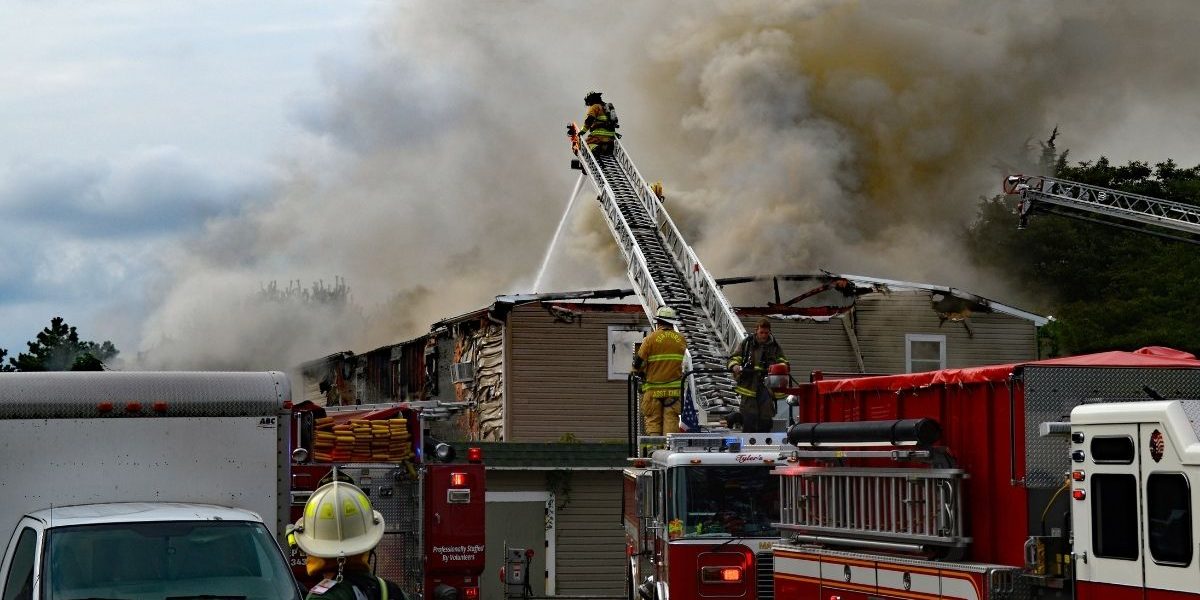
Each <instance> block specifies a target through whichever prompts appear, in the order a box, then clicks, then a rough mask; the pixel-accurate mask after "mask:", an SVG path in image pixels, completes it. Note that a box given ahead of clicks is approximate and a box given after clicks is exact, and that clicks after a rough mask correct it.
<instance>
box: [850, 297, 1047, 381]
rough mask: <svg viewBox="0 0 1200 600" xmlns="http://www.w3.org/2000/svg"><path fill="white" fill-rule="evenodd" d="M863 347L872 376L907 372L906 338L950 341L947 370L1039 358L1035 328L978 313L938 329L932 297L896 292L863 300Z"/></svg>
mask: <svg viewBox="0 0 1200 600" xmlns="http://www.w3.org/2000/svg"><path fill="white" fill-rule="evenodd" d="M855 310H856V319H857V325H858V341H859V347H860V348H862V351H863V360H864V362H865V363H866V368H867V371H868V372H872V373H903V372H904V371H905V364H904V351H905V341H904V336H905V334H910V333H915V334H927V335H944V336H946V367H947V368H958V367H972V366H979V365H994V364H1004V363H1011V362H1020V361H1027V360H1033V359H1036V358H1037V330H1036V328H1035V327H1034V326H1033V323H1031V322H1029V321H1027V320H1025V319H1021V318H1018V317H1012V316H1009V315H1004V314H999V313H975V314H972V315H970V317H969V318H968V319H967V323H968V324H969V326H970V328H971V331H972V332H973V334H974V335H973V336H971V335H968V333H967V329H966V328H965V327H964V326H963V324H962V323H953V322H950V321H946V322H945V323H942V324H940V325H939V323H938V314H937V313H936V312H934V311H933V309H932V308H931V306H930V294H929V292H893V293H891V294H888V295H871V296H866V297H863V298H859V299H858V304H857V306H856V308H855Z"/></svg>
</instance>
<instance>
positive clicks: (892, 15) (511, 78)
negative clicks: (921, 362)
mask: <svg viewBox="0 0 1200 600" xmlns="http://www.w3.org/2000/svg"><path fill="white" fill-rule="evenodd" d="M602 14H603V18H602V19H600V20H598V19H597V12H596V9H595V6H594V5H586V4H566V3H557V2H532V3H531V2H489V3H485V4H480V3H474V2H444V1H439V2H406V3H403V5H402V6H400V7H398V8H396V9H395V12H394V13H393V14H390V15H386V18H384V19H382V20H381V22H380V24H379V27H378V29H377V31H376V32H375V35H374V36H373V37H372V39H371V40H369V43H370V44H371V52H370V53H369V56H370V57H371V58H370V60H369V61H367V62H366V63H365V64H326V65H323V66H322V69H323V72H324V75H325V80H326V82H327V88H326V95H325V96H324V97H320V98H310V99H306V100H305V101H303V102H302V103H300V104H299V105H298V106H297V107H296V109H295V114H294V118H295V120H296V121H297V122H298V123H301V124H303V126H304V127H305V129H306V132H307V135H306V136H305V138H304V139H303V140H301V141H299V142H297V143H296V144H294V145H293V146H292V147H290V148H288V149H286V151H284V152H283V157H282V158H281V163H282V170H283V172H284V173H286V175H285V176H284V177H282V181H283V183H281V184H279V186H278V188H277V191H276V192H275V194H274V196H273V197H272V198H271V199H270V200H269V201H266V202H258V203H255V204H253V205H252V207H250V208H247V209H246V210H244V211H243V212H241V213H240V214H237V215H235V216H225V217H218V218H216V219H214V220H213V221H212V222H211V223H210V226H209V227H208V230H207V232H206V234H205V235H204V236H203V237H202V238H201V239H198V240H196V241H195V243H194V244H192V245H190V246H189V247H187V248H186V249H185V250H183V251H181V252H180V253H179V255H178V256H174V257H168V258H167V261H168V264H170V265H172V267H173V269H172V279H170V280H168V281H164V282H162V283H161V287H160V288H156V292H160V293H158V295H157V296H156V297H157V298H158V300H157V303H156V309H155V311H154V313H153V314H152V315H151V317H150V318H149V319H148V320H147V321H146V324H145V328H144V340H145V341H144V349H145V350H146V351H147V352H146V353H145V354H144V358H145V361H146V363H147V364H148V365H151V366H172V367H237V368H260V367H276V368H278V367H286V366H290V365H295V364H298V363H299V362H301V361H304V360H307V359H311V358H315V357H318V356H321V355H324V354H328V353H330V352H333V351H336V350H341V349H345V348H350V349H354V350H365V349H368V348H371V347H374V346H378V345H382V344H386V343H391V342H395V341H399V340H402V339H406V338H408V337H411V336H413V335H417V334H419V333H421V332H422V331H424V330H425V329H426V328H427V327H428V325H429V324H430V323H432V322H433V321H436V320H438V319H440V318H442V317H446V316H450V315H454V314H459V313H461V312H465V311H467V310H471V309H473V308H478V307H480V306H483V305H485V304H486V303H488V302H489V301H490V300H491V298H492V296H494V295H496V294H504V293H515V292H522V291H530V290H529V289H528V288H529V286H530V285H531V283H532V280H533V277H534V274H535V271H536V269H537V268H538V265H539V264H540V261H541V258H542V255H543V253H544V251H545V249H546V244H547V243H548V240H549V237H550V235H551V234H552V233H553V231H554V227H555V225H556V223H557V220H558V218H559V216H560V214H561V211H562V209H563V208H564V206H565V205H566V198H565V196H566V195H567V194H568V193H569V192H570V190H571V187H572V184H573V183H574V178H575V177H576V176H577V173H574V172H571V171H569V170H567V168H566V167H567V161H568V159H569V158H570V157H569V155H568V153H567V147H566V140H565V136H564V127H563V126H564V125H565V123H566V122H567V121H568V120H571V119H576V120H577V119H579V118H581V115H582V112H583V104H582V102H581V100H582V97H583V95H584V93H586V92H587V91H589V90H591V89H600V90H603V91H604V93H605V97H606V99H607V100H609V101H611V102H613V103H614V104H615V105H616V106H617V109H618V111H619V113H620V115H621V122H622V128H621V131H622V133H623V134H624V139H623V142H624V143H625V144H626V146H627V148H628V149H629V151H630V153H631V155H632V156H633V158H634V159H635V160H636V161H637V162H638V166H639V168H640V170H641V171H642V173H643V174H645V175H646V176H647V177H649V178H650V179H651V180H654V179H662V180H663V181H664V183H665V185H666V188H667V207H668V209H669V210H670V211H671V213H672V215H673V216H674V218H675V219H676V221H677V223H679V224H680V226H681V229H683V230H684V233H685V236H687V237H688V238H689V239H690V240H691V241H692V242H693V244H694V245H695V246H696V249H697V252H698V254H699V256H700V257H701V259H702V260H703V261H705V264H706V266H708V267H709V269H710V270H711V271H713V272H714V274H716V275H719V276H725V275H736V274H750V273H763V272H773V271H780V272H795V271H806V270H812V269H815V268H828V269H831V270H835V271H844V272H860V273H869V274H875V275H879V276H882V277H889V278H896V279H907V280H914V281H930V282H935V283H939V284H945V285H954V286H961V287H965V288H967V289H972V290H975V291H978V292H980V293H983V294H987V295H993V296H997V294H999V296H998V297H1000V299H1001V300H1006V298H1004V297H1003V296H1004V294H1005V291H1004V290H997V289H995V284H993V283H991V282H992V278H991V277H990V275H989V274H988V273H979V272H976V271H975V270H973V269H971V268H969V267H968V263H967V261H966V260H965V257H964V256H963V255H962V252H961V250H960V249H959V243H958V235H959V233H960V232H961V230H962V227H963V226H964V225H965V224H966V223H968V222H969V221H970V219H971V218H972V217H973V215H974V213H975V210H976V208H975V207H976V204H977V202H978V199H979V198H980V197H981V196H990V195H993V194H995V193H997V192H998V190H999V182H1000V179H1001V171H1002V170H1003V169H1004V168H1009V167H1022V168H1025V167H1026V164H1025V163H1024V162H1023V161H1025V160H1026V159H1027V158H1028V157H1027V156H1024V155H1023V150H1024V148H1026V147H1027V146H1028V144H1029V140H1031V139H1038V138H1043V137H1045V136H1046V135H1047V134H1048V133H1049V131H1050V129H1051V128H1052V127H1054V126H1055V125H1056V124H1057V125H1059V126H1060V127H1061V128H1062V130H1063V132H1064V137H1063V138H1062V140H1065V144H1064V145H1065V146H1069V147H1071V148H1072V150H1073V153H1072V155H1073V156H1075V157H1079V158H1085V157H1094V156H1095V155H1098V154H1100V153H1105V154H1108V155H1109V156H1112V157H1114V158H1116V159H1118V160H1124V159H1129V158H1138V159H1147V160H1161V159H1165V158H1168V155H1166V154H1163V155H1158V154H1155V155H1144V154H1143V155H1125V154H1124V152H1125V151H1124V150H1123V149H1122V148H1119V147H1115V146H1114V144H1123V143H1125V141H1126V138H1128V137H1129V136H1128V132H1129V131H1145V132H1146V133H1147V135H1148V136H1152V137H1153V136H1154V135H1155V134H1157V133H1162V132H1166V133H1167V134H1168V137H1169V132H1170V130H1171V121H1170V120H1169V119H1168V118H1167V117H1166V116H1165V115H1156V111H1155V110H1154V107H1160V108H1162V109H1163V110H1164V111H1168V112H1169V111H1170V110H1172V109H1175V108H1180V109H1182V107H1186V106H1187V102H1188V101H1189V98H1194V94H1195V92H1196V91H1197V89H1198V87H1200V86H1198V85H1197V84H1198V82H1197V72H1196V70H1195V67H1194V57H1195V56H1197V52H1196V50H1197V48H1196V45H1197V43H1198V42H1197V41H1196V38H1195V37H1194V36H1193V32H1194V29H1195V26H1196V24H1197V17H1198V15H1200V5H1196V4H1193V3H1187V2H1177V3H1170V2H1163V3H1154V4H1150V5H1146V4H1127V3H1115V2H1113V3H1093V2H1058V3H1045V2H1005V3H979V2H905V1H897V2H886V3H883V2H878V3H858V2H830V1H780V2H773V3H768V2H761V1H752V2H712V3H707V2H680V3H669V4H668V3H656V2H642V3H635V4H621V5H620V6H619V8H613V9H612V10H608V11H605V12H603V13H602ZM1146 115H1156V116H1155V118H1154V119H1153V120H1147V122H1146V123H1145V124H1144V126H1143V127H1136V126H1132V125H1130V123H1129V119H1130V118H1132V117H1138V118H1144V117H1145V116H1146ZM1180 118H1183V119H1192V120H1191V121H1184V122H1183V123H1184V124H1185V125H1196V124H1197V121H1196V120H1195V118H1194V117H1182V116H1181V117H1180ZM1177 124H1178V123H1177ZM1116 132H1120V134H1121V135H1123V136H1125V137H1124V138H1120V139H1118V138H1114V137H1112V136H1114V135H1116V134H1117V133H1116ZM1130 143H1131V144H1133V146H1134V147H1137V148H1139V149H1143V148H1157V147H1156V146H1153V145H1152V144H1153V142H1146V141H1145V140H1137V139H1135V140H1134V141H1132V142H1130ZM1180 147H1181V148H1182V146H1180ZM1173 157H1174V158H1176V159H1178V160H1180V161H1181V162H1185V163H1187V162H1189V161H1191V162H1195V161H1196V160H1197V158H1198V156H1197V155H1192V156H1183V155H1179V154H1175V155H1173ZM568 234H569V235H568V236H567V238H568V239H567V240H565V243H564V246H561V247H560V251H559V254H558V255H557V256H556V257H555V258H554V260H553V262H552V267H551V269H550V271H549V273H548V281H549V284H548V285H547V286H543V287H546V288H547V289H579V288H588V287H602V286H612V285H618V286H620V285H625V283H624V281H623V267H622V266H621V265H620V264H618V254H617V253H616V251H615V248H614V247H613V246H612V242H611V240H610V239H609V236H608V233H607V230H606V229H605V227H604V225H603V223H602V221H601V217H600V215H599V212H598V211H597V210H596V208H595V202H594V200H592V199H591V193H590V191H587V190H585V192H584V193H583V194H582V196H581V198H580V201H578V202H577V203H576V210H575V213H574V217H573V222H572V223H571V225H570V226H569V227H568ZM334 276H340V277H344V278H345V280H346V282H347V283H348V284H349V286H350V288H351V289H352V290H353V302H349V303H346V304H344V305H337V306H332V307H331V306H330V305H325V304H321V303H309V304H304V303H300V304H294V305H287V306H289V308H287V309H281V308H280V306H281V305H280V303H278V302H264V301H256V300H253V299H248V298H249V297H250V296H251V295H252V294H253V292H254V290H256V289H257V288H258V287H259V286H260V285H261V284H263V283H264V282H267V281H271V280H279V279H282V280H296V279H299V280H301V281H304V282H309V281H316V280H318V279H322V278H324V279H326V280H330V279H332V278H333V277H334ZM195 336H200V337H199V338H197V337H195ZM181 339H208V340H210V341H209V342H207V343H204V344H190V345H188V344H182V345H181V344H175V345H172V344H171V343H163V340H181ZM199 345H204V346H205V348H204V349H203V351H202V352H195V351H192V350H186V349H185V348H188V347H189V346H199ZM171 347H174V348H175V349H174V350H167V349H168V348H171ZM156 349H157V350H156Z"/></svg>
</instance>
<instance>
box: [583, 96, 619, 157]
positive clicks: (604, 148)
mask: <svg viewBox="0 0 1200 600" xmlns="http://www.w3.org/2000/svg"><path fill="white" fill-rule="evenodd" d="M583 103H584V104H585V105H586V106H587V107H588V108H587V115H586V116H584V118H583V128H582V129H580V130H579V137H583V136H584V134H587V137H586V138H584V142H585V143H586V144H587V147H588V150H591V151H592V152H594V153H597V154H612V151H613V140H614V139H616V137H617V119H616V115H614V114H612V110H611V108H612V107H611V106H610V105H608V104H606V103H605V102H604V100H603V99H601V98H600V92H590V93H588V95H587V96H584V97H583Z"/></svg>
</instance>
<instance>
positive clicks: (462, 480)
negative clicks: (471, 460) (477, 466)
mask: <svg viewBox="0 0 1200 600" xmlns="http://www.w3.org/2000/svg"><path fill="white" fill-rule="evenodd" d="M450 487H459V488H460V487H467V474H466V473H451V474H450Z"/></svg>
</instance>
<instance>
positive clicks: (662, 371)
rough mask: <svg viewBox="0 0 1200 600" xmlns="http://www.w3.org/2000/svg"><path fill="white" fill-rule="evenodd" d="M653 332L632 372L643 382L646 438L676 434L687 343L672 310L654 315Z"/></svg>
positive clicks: (664, 310)
mask: <svg viewBox="0 0 1200 600" xmlns="http://www.w3.org/2000/svg"><path fill="white" fill-rule="evenodd" d="M654 321H655V325H656V327H655V329H654V331H652V332H650V335H647V336H646V339H644V340H642V345H641V347H639V348H638V352H637V356H635V357H634V358H633V370H634V371H636V372H638V373H640V374H641V375H642V377H643V378H644V380H645V381H644V383H642V402H641V409H642V428H643V429H644V430H645V434H646V435H664V434H668V433H678V432H679V409H680V405H679V398H680V384H681V382H682V381H683V353H684V352H686V351H687V342H686V341H684V339H683V336H682V335H680V333H679V332H678V331H675V327H676V326H678V325H679V319H678V317H677V316H676V314H675V310H674V309H672V308H671V307H669V306H663V307H660V308H659V309H658V311H657V312H655V313H654Z"/></svg>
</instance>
